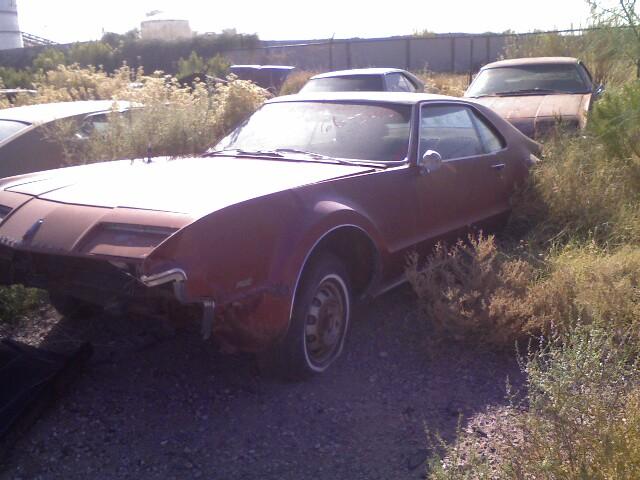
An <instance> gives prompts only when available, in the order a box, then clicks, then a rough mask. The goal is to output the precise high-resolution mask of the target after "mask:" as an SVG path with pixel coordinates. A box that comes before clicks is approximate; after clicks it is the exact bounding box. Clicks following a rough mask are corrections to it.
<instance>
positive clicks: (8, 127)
mask: <svg viewBox="0 0 640 480" xmlns="http://www.w3.org/2000/svg"><path fill="white" fill-rule="evenodd" d="M28 126H29V125H27V124H26V123H22V122H14V121H13V120H0V142H4V141H5V140H6V139H7V138H9V137H11V136H12V135H14V134H16V133H18V132H19V131H20V130H23V129H25V128H27V127H28Z"/></svg>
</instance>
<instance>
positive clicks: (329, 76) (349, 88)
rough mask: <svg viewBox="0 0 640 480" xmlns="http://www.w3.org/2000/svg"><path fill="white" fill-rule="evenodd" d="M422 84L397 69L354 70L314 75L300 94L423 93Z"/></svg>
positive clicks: (408, 73)
mask: <svg viewBox="0 0 640 480" xmlns="http://www.w3.org/2000/svg"><path fill="white" fill-rule="evenodd" d="M423 91H424V83H423V82H422V80H420V79H419V78H418V77H416V76H415V75H414V74H412V73H411V72H407V71H406V70H401V69H399V68H356V69H351V70H339V71H336V72H327V73H321V74H318V75H314V76H313V77H311V78H310V79H309V81H308V82H307V83H306V84H305V85H304V86H303V87H302V89H301V90H300V93H315V92H423Z"/></svg>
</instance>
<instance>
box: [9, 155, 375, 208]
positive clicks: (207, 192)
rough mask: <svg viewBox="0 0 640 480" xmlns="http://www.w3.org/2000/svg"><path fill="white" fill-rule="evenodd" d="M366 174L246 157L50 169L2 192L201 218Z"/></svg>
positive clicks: (356, 168)
mask: <svg viewBox="0 0 640 480" xmlns="http://www.w3.org/2000/svg"><path fill="white" fill-rule="evenodd" d="M370 170H372V168H371V167H367V166H362V167H361V166H351V165H339V164H330V163H317V162H311V161H280V160H270V159H268V160H264V159H255V158H244V157H243V158H234V157H201V158H182V159H175V160H171V159H168V158H158V159H153V160H152V161H151V162H149V163H147V162H145V161H143V160H135V161H129V160H123V161H116V162H107V163H96V164H91V165H84V166H80V167H71V168H63V169H59V170H50V171H46V172H40V173H36V174H31V175H24V176H21V177H14V178H10V179H7V180H6V181H5V182H4V183H3V184H1V188H2V189H3V190H6V191H9V192H15V193H21V194H26V195H31V196H35V197H38V198H40V199H43V200H50V201H52V202H58V203H65V204H75V205H85V206H92V207H107V208H116V207H120V208H132V209H141V210H155V211H163V212H173V213H181V214H187V215H191V216H193V217H201V216H203V215H206V214H207V213H210V212H213V211H217V210H220V209H222V208H224V207H227V206H229V205H233V204H236V203H240V202H243V201H246V200H250V199H252V198H257V197H260V196H264V195H268V194H270V193H275V192H278V191H283V190H287V189H291V188H296V187H299V186H303V185H306V184H312V183H317V182H321V181H324V180H329V179H333V178H338V177H343V176H348V175H354V174H358V173H363V172H366V171H370Z"/></svg>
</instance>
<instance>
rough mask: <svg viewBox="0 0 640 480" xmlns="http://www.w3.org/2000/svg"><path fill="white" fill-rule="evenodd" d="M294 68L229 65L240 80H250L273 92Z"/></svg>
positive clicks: (278, 89) (286, 66) (275, 91)
mask: <svg viewBox="0 0 640 480" xmlns="http://www.w3.org/2000/svg"><path fill="white" fill-rule="evenodd" d="M295 68H296V67H292V66H289V65H231V66H230V67H229V71H230V72H231V73H233V74H234V75H236V76H237V77H238V78H239V79H240V80H251V81H252V82H253V83H255V84H256V85H258V86H259V87H262V88H264V89H265V90H269V91H270V92H271V93H274V94H275V93H277V92H279V91H280V88H281V87H282V85H283V84H284V82H285V80H286V79H287V77H288V76H289V75H291V72H293V71H294V70H295Z"/></svg>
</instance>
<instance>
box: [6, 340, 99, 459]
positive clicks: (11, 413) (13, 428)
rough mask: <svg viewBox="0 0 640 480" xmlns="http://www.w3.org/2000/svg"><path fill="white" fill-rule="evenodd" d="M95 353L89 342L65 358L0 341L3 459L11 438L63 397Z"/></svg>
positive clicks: (15, 343)
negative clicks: (64, 392) (66, 389)
mask: <svg viewBox="0 0 640 480" xmlns="http://www.w3.org/2000/svg"><path fill="white" fill-rule="evenodd" d="M92 353H93V348H92V346H91V344H90V343H83V344H82V345H80V346H79V347H78V348H77V349H76V350H75V351H73V352H71V353H69V354H65V355H63V354H59V353H53V352H48V351H45V350H41V349H38V348H35V347H31V346H29V345H25V344H22V343H18V342H14V341H11V340H2V342H0V456H2V453H5V452H4V450H5V448H4V447H9V446H10V444H11V443H13V442H11V441H10V440H11V438H13V436H14V435H20V433H22V432H24V431H26V429H28V428H29V427H30V426H31V425H32V424H33V423H34V422H35V421H36V420H37V419H38V417H39V416H40V414H41V413H42V412H43V411H44V410H45V408H47V407H48V406H49V405H51V404H52V403H53V402H54V401H55V400H56V399H57V398H58V397H59V396H60V394H61V393H62V392H63V391H64V390H65V388H66V387H67V386H68V385H69V384H70V383H71V382H72V381H73V379H74V378H75V377H76V375H77V374H78V373H79V371H80V369H81V367H82V366H83V365H84V364H85V363H86V361H87V360H88V359H89V358H90V357H91V355H92Z"/></svg>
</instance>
